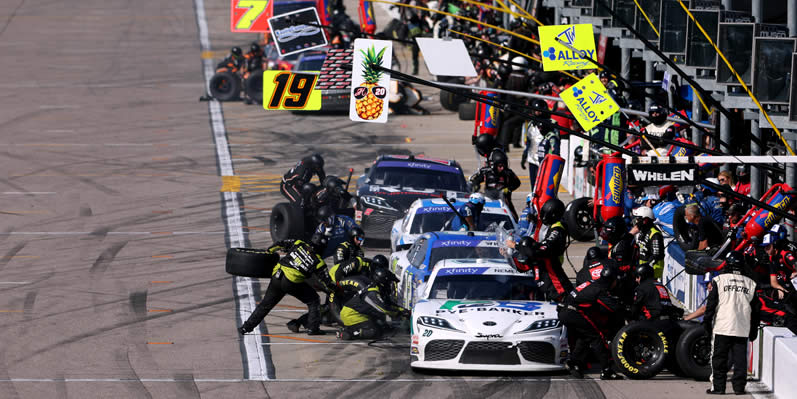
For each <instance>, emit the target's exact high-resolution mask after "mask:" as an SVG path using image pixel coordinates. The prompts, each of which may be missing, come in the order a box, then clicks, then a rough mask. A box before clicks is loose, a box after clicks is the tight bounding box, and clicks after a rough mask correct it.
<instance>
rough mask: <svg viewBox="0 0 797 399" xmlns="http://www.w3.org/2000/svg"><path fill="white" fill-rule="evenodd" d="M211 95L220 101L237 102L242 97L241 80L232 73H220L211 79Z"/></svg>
mask: <svg viewBox="0 0 797 399" xmlns="http://www.w3.org/2000/svg"><path fill="white" fill-rule="evenodd" d="M209 89H210V95H211V96H212V97H213V98H215V99H217V100H219V101H230V100H237V99H238V98H240V95H241V78H239V77H238V75H236V74H234V73H232V72H219V73H217V74H215V75H213V77H212V78H210V85H209Z"/></svg>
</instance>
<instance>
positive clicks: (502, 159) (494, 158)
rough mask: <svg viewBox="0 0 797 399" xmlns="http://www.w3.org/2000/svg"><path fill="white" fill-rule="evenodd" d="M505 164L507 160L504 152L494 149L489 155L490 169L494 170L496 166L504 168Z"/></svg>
mask: <svg viewBox="0 0 797 399" xmlns="http://www.w3.org/2000/svg"><path fill="white" fill-rule="evenodd" d="M507 162H508V159H507V157H506V153H505V152H504V150H501V149H495V150H493V152H491V153H490V158H489V163H490V167H491V168H495V167H497V166H498V165H504V167H506V166H507Z"/></svg>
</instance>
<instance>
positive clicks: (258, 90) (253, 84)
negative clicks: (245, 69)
mask: <svg viewBox="0 0 797 399" xmlns="http://www.w3.org/2000/svg"><path fill="white" fill-rule="evenodd" d="M244 91H245V92H246V96H247V97H249V98H250V99H251V100H252V101H254V102H255V103H257V104H260V105H262V104H263V71H262V70H258V71H254V72H252V73H251V74H249V77H248V78H246V82H244Z"/></svg>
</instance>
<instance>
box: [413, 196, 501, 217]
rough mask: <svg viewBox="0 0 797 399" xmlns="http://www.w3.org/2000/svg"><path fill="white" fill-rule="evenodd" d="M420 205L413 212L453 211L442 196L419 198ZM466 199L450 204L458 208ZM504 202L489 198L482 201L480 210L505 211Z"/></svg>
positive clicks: (489, 211)
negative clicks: (482, 204)
mask: <svg viewBox="0 0 797 399" xmlns="http://www.w3.org/2000/svg"><path fill="white" fill-rule="evenodd" d="M418 201H420V205H418V206H419V208H418V210H417V211H416V212H415V213H416V214H419V213H420V214H423V213H453V212H454V211H452V210H451V207H450V206H448V205H447V204H446V202H445V201H444V200H443V199H442V198H431V199H428V198H425V199H419V200H418ZM466 202H467V200H457V201H452V202H451V205H454V208H459V207H460V206H462V205H464V204H465V203H466ZM504 208H505V206H504V204H503V203H502V202H501V201H495V200H489V201H487V202H485V203H484V208H483V209H482V212H487V213H506V212H504Z"/></svg>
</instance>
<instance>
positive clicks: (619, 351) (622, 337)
mask: <svg viewBox="0 0 797 399" xmlns="http://www.w3.org/2000/svg"><path fill="white" fill-rule="evenodd" d="M627 337H628V333H625V332H623V334H622V335H620V339H619V340H618V341H617V359H619V360H620V365H622V366H623V367H624V368H625V369H626V370H628V371H630V372H632V373H634V374H637V373H639V369H638V368H636V367H634V366H632V365H631V364H629V363H628V361H627V360H625V356H623V344H624V343H625V339H626V338H627Z"/></svg>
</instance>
